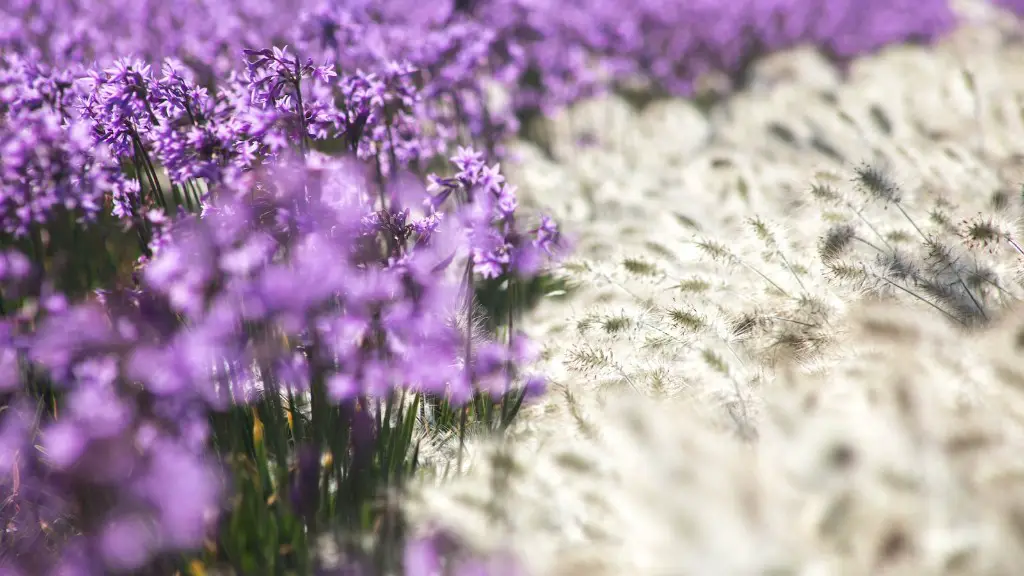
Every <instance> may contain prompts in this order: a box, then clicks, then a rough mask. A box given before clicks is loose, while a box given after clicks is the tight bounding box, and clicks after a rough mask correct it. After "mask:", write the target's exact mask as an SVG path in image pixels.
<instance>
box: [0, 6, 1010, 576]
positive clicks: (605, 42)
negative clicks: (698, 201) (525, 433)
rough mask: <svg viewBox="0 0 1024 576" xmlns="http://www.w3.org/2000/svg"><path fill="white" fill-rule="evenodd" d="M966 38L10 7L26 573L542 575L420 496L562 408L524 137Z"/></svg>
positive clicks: (11, 274)
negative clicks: (454, 460)
mask: <svg viewBox="0 0 1024 576" xmlns="http://www.w3.org/2000/svg"><path fill="white" fill-rule="evenodd" d="M998 3H1000V4H1003V5H1005V6H1006V7H1008V8H1011V9H1013V10H1016V11H1018V12H1020V13H1024V3H1021V2H1020V1H1016V2H1014V1H1012V0H1001V1H1000V2H998ZM956 25H957V22H956V18H955V17H954V12H953V10H952V8H951V7H950V6H949V3H948V2H947V1H946V0H635V1H632V2H620V1H616V0H588V1H583V0H564V1H562V2H551V1H542V0H450V1H444V2H422V1H413V0H237V1H234V2H215V1H210V0H185V1H183V2H177V3H175V2H154V1H150V0H131V1H128V0H7V1H6V2H5V3H4V5H3V7H0V238H2V247H0V341H2V347H0V574H4V575H7V574H10V575H12V576H13V575H19V576H37V575H47V574H54V575H56V574H61V575H64V574H67V575H100V574H122V573H123V574H153V575H164V574H194V575H200V574H207V573H210V574H213V573H217V574H220V573H224V574H245V575H248V574H296V575H306V574H338V575H342V574H367V575H370V574H374V575H375V574H408V575H414V576H433V575H439V574H453V575H455V574H457V575H466V576H469V575H471V574H472V575H484V574H487V575H492V576H494V575H499V574H501V575H504V574H509V575H511V574H519V571H518V570H517V568H516V565H515V561H514V559H510V558H475V557H471V556H470V555H468V554H464V553H463V550H462V549H461V547H460V545H459V543H458V542H456V541H454V540H452V539H450V538H447V537H446V536H445V535H444V534H436V535H434V536H431V537H427V538H420V537H418V536H416V537H413V536H411V535H409V534H408V532H409V531H408V530H407V523H406V522H405V521H404V519H403V517H402V513H401V512H400V508H399V506H398V503H397V502H398V501H399V500H400V499H401V496H402V493H403V487H404V486H405V485H406V483H407V482H409V481H410V480H412V479H414V478H415V477H416V475H417V467H418V463H419V462H420V447H421V443H422V442H424V441H428V439H429V438H430V437H431V435H434V434H440V433H445V434H454V435H456V436H457V437H459V438H462V437H464V436H465V435H466V434H467V433H469V432H470V431H474V432H479V431H481V430H483V431H489V432H490V433H494V434H501V433H502V431H503V430H504V429H505V428H507V427H508V426H509V425H510V423H511V422H512V421H513V420H514V419H515V418H516V416H517V413H518V412H519V410H520V408H521V407H522V406H523V405H524V403H528V402H530V400H531V398H533V397H536V396H537V395H540V394H543V393H544V392H545V381H544V377H543V374H536V373H532V372H530V370H529V367H530V365H531V363H532V362H533V360H534V358H535V356H536V350H535V346H534V345H533V344H534V343H531V342H530V341H529V340H528V339H527V338H526V337H525V336H523V335H522V333H521V331H520V330H519V329H518V328H519V326H520V324H521V322H522V316H523V312H524V311H525V309H526V308H527V307H528V306H529V305H530V303H531V302H532V301H533V300H535V299H536V298H537V295H538V294H544V293H545V292H550V291H553V290H555V289H558V288H559V286H558V285H557V283H556V280H555V279H554V277H553V276H551V275H550V274H549V273H548V272H549V269H550V267H551V266H552V265H554V264H556V263H557V261H558V258H559V257H561V256H563V255H565V254H566V253H568V251H570V250H571V239H570V238H567V237H565V236H564V235H563V234H562V233H561V232H560V229H559V225H558V223H557V222H555V221H554V220H553V219H552V218H550V217H547V216H545V215H544V214H543V213H539V212H538V211H537V210H535V209H534V207H531V206H526V205H522V206H521V205H520V203H519V202H518V200H517V195H516V192H517V190H516V186H515V183H514V182H508V181H506V179H505V176H504V175H503V174H504V173H503V170H502V165H503V164H504V165H506V166H507V165H508V163H511V162H515V161H516V159H515V158H514V157H513V156H511V155H510V154H508V153H507V150H506V146H505V144H506V143H507V142H509V141H510V139H512V138H514V137H518V136H520V135H522V134H525V133H526V132H527V130H526V128H527V127H528V125H529V124H530V123H531V122H533V120H534V119H536V118H537V117H539V116H544V115H549V114H552V113H554V112H556V111H558V110H559V109H561V108H563V107H565V106H568V105H571V104H572V103H574V102H576V101H578V100H580V99H582V98H585V97H588V96H591V95H594V94H596V93H599V92H601V91H606V90H611V91H623V92H625V91H628V92H630V93H631V94H635V93H637V92H638V91H640V92H642V93H643V94H644V95H645V97H646V98H654V97H664V96H672V97H692V96H697V95H703V94H704V93H706V92H707V91H708V90H712V91H721V90H742V89H743V87H744V82H745V81H746V75H747V73H748V71H749V69H750V66H751V65H752V63H754V62H756V61H757V59H758V58H760V57H762V56H764V55H765V54H768V53H771V52H775V51H779V50H783V49H787V48H792V47H795V46H798V45H804V44H810V45H812V46H814V47H816V48H818V49H819V50H820V51H821V52H822V53H823V54H825V55H826V56H827V57H829V58H830V59H832V60H834V61H835V62H837V63H840V64H843V63H846V62H849V61H851V60H852V59H853V58H855V57H857V56H858V55H861V54H865V53H869V52H872V51H875V50H877V49H879V48H882V47H884V46H887V45H890V44H893V43H904V42H915V43H929V42H931V41H933V40H935V39H937V38H939V37H941V36H942V35H944V34H946V33H948V32H949V31H951V30H952V29H953V28H954V27H955V26H956ZM709 86H711V88H708V87H709ZM323 538H330V539H331V540H333V541H334V542H335V544H336V547H337V549H338V550H339V551H340V554H338V556H339V558H338V559H337V560H338V561H337V562H334V563H333V565H331V566H328V565H326V563H325V562H324V561H323V559H322V558H321V557H320V555H319V554H318V553H317V547H318V546H319V544H318V543H319V542H320V541H321V540H322V539H323Z"/></svg>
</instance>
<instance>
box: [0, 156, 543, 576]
mask: <svg viewBox="0 0 1024 576" xmlns="http://www.w3.org/2000/svg"><path fill="white" fill-rule="evenodd" d="M287 158H291V157H287ZM453 162H454V163H455V164H456V165H457V166H458V167H459V168H460V172H459V174H460V176H458V177H457V179H459V181H460V182H463V181H465V182H466V183H472V184H473V187H479V188H480V190H481V195H482V197H484V198H490V197H494V198H495V200H494V202H493V203H490V204H486V205H487V206H488V210H487V211H484V212H483V213H481V210H480V209H479V208H478V207H477V202H475V201H473V200H472V199H469V200H467V201H466V202H465V203H463V204H461V207H459V208H456V209H451V210H448V209H446V208H448V206H449V205H450V204H451V203H447V202H445V201H444V200H442V199H439V198H437V197H434V196H429V195H428V194H427V193H426V190H425V188H424V187H423V186H422V184H421V185H420V186H419V190H418V191H417V189H415V188H414V187H413V186H414V184H413V183H414V180H410V179H404V180H403V179H397V178H396V179H395V180H394V181H393V182H394V183H393V184H391V185H389V186H388V187H386V188H384V189H379V188H378V187H377V186H376V185H375V184H374V180H375V178H374V176H373V170H371V169H370V166H368V165H367V164H366V163H365V162H360V161H358V160H344V159H341V160H338V159H331V158H328V157H324V156H321V155H320V154H318V153H316V152H310V153H308V154H307V155H306V156H304V157H298V159H290V160H285V159H284V157H283V158H282V160H281V161H280V162H278V163H275V164H273V165H267V166H265V167H264V168H263V169H260V170H253V171H250V172H246V173H243V174H241V175H240V176H238V177H237V178H234V179H233V180H231V181H230V182H225V183H222V184H221V185H219V186H218V187H216V188H215V190H214V192H215V193H214V195H213V196H212V198H213V199H214V200H211V203H210V204H209V205H208V206H207V207H206V210H205V212H204V213H203V215H202V216H201V217H186V218H178V219H177V220H175V221H174V223H173V226H172V227H171V228H170V230H169V232H168V237H167V239H166V241H165V244H164V245H163V247H162V248H161V250H160V251H159V252H158V253H157V254H156V255H155V256H154V257H153V259H152V260H151V261H150V262H149V263H148V264H147V265H146V267H145V268H144V269H143V272H142V278H141V284H140V286H139V288H137V289H135V290H130V291H124V290H121V291H107V292H105V293H103V294H102V298H101V299H100V302H101V303H102V305H101V304H100V303H96V302H92V303H82V304H72V305H61V306H51V307H50V308H49V309H48V310H47V314H46V315H45V317H44V318H42V319H41V320H40V321H39V323H38V327H37V328H36V329H35V330H34V331H33V332H32V333H31V334H26V335H24V337H23V338H22V339H21V340H20V343H19V345H18V346H17V347H16V348H13V350H14V356H13V357H11V355H10V354H7V355H5V356H4V357H3V358H2V360H3V361H4V364H3V365H2V366H0V367H2V368H3V369H4V373H5V374H7V375H8V376H9V375H10V373H11V372H12V371H13V372H17V368H16V367H17V365H18V362H19V360H20V361H22V362H25V361H28V362H29V363H30V364H31V366H32V367H33V369H34V370H38V371H42V373H44V374H45V375H46V377H47V378H48V379H49V381H50V382H51V383H52V386H53V387H54V388H55V389H56V390H57V391H59V392H60V393H61V394H62V395H63V398H62V402H61V409H60V414H59V416H58V417H55V418H53V419H43V420H42V421H39V422H37V424H36V425H37V426H39V427H40V433H41V438H42V442H41V451H36V450H34V449H33V448H32V444H33V441H32V438H31V435H30V434H29V432H30V431H31V430H32V426H21V427H19V428H18V430H16V431H15V432H12V433H11V434H14V435H15V438H13V439H12V438H10V435H8V436H5V442H7V443H8V447H7V448H5V450H4V452H5V453H6V454H16V455H17V456H16V457H15V461H14V462H13V463H8V464H9V466H8V467H6V468H5V469H4V470H5V472H4V474H5V476H4V477H3V478H4V480H5V481H7V482H10V483H16V484H18V485H19V486H20V485H21V484H22V483H24V482H25V480H24V478H26V476H27V471H29V470H40V471H43V472H36V473H34V474H33V475H32V476H31V482H32V483H33V485H34V486H35V487H37V488H38V489H40V490H42V491H44V492H45V493H46V494H47V495H48V499H49V500H48V502H47V507H48V509H49V508H52V509H53V510H54V514H55V515H56V516H55V517H72V518H74V519H75V525H76V527H77V530H78V531H79V532H78V533H77V534H75V535H74V537H72V536H71V535H69V536H68V542H66V543H63V545H62V547H61V548H60V549H61V550H63V552H62V553H60V554H57V555H56V556H55V558H57V559H58V560H59V561H58V563H57V564H53V562H52V560H53V558H54V557H52V556H51V555H49V554H43V555H42V556H40V555H39V554H38V552H39V549H40V548H39V546H32V544H33V543H36V542H37V539H36V538H28V539H18V540H17V542H16V544H12V548H11V549H12V550H14V549H16V548H18V547H19V546H23V547H24V548H25V549H24V550H21V552H20V553H17V555H18V557H19V558H20V559H21V564H20V565H21V566H22V569H23V570H26V571H27V573H32V574H44V573H48V572H47V571H48V570H56V569H58V568H59V567H60V563H61V562H73V563H75V565H76V566H78V567H79V568H81V567H89V568H90V569H94V570H96V571H97V573H107V571H120V570H130V569H136V568H139V567H140V566H143V565H145V564H146V563H147V562H149V561H151V560H152V559H153V558H155V557H157V556H159V555H160V554H161V553H162V552H165V551H174V550H181V549H190V548H195V547H196V546H198V545H199V544H201V543H202V541H203V539H204V537H205V536H207V535H209V529H210V526H211V524H210V522H211V520H212V519H214V518H216V515H217V512H218V511H219V507H220V506H221V505H222V502H221V495H222V493H223V490H224V486H223V484H222V480H221V469H220V466H219V465H218V464H216V463H215V462H214V461H213V460H211V459H210V457H209V456H207V455H206V450H205V446H206V443H207V442H208V440H209V438H208V432H209V431H208V425H207V421H206V414H207V413H209V412H210V411H220V410H226V409H229V408H230V407H231V406H233V405H238V404H240V403H241V404H245V403H249V402H253V401H257V400H259V399H260V398H262V397H265V396H266V395H267V394H276V395H283V394H287V395H294V394H315V390H314V387H315V386H316V385H317V384H316V383H320V384H321V385H322V386H323V387H324V390H325V392H326V397H327V398H328V399H329V401H330V402H332V403H334V404H343V403H349V402H361V401H362V400H361V399H364V398H382V397H386V396H387V395H388V394H390V393H391V392H392V391H397V390H405V391H408V392H419V393H424V392H426V393H432V394H436V395H439V396H445V397H447V398H450V399H451V401H452V402H454V403H456V404H461V403H464V402H466V401H468V400H469V399H470V398H471V396H472V395H473V394H474V392H475V391H476V390H485V391H486V392H487V393H489V394H491V395H492V396H494V397H500V396H501V395H503V394H505V393H507V392H508V391H509V390H510V387H511V386H513V385H514V383H515V382H516V381H518V380H519V378H520V376H519V375H518V374H516V366H518V365H521V364H522V363H523V362H526V361H529V360H531V359H532V350H531V348H530V346H529V345H528V343H527V342H526V341H525V340H523V339H522V338H521V337H517V338H516V339H514V341H513V343H512V346H511V347H505V346H504V345H502V344H500V343H498V342H495V341H485V342H475V343H473V342H470V341H468V340H467V339H469V338H473V337H474V336H472V335H469V334H466V333H464V332H463V331H462V330H461V329H460V328H459V327H458V325H457V323H456V322H455V321H454V319H455V318H456V316H457V315H458V314H461V313H462V312H461V311H462V310H463V309H464V304H463V303H462V295H461V291H462V289H463V288H464V286H465V285H464V283H463V277H462V276H461V275H460V274H459V273H457V269H458V266H459V263H460V262H466V261H469V259H470V258H472V257H473V256H474V255H479V254H491V253H492V252H493V250H494V248H493V246H494V243H493V238H492V236H491V235H488V234H486V229H487V228H488V226H490V227H492V228H494V229H496V230H498V231H499V233H500V234H499V236H500V237H502V238H504V237H506V236H508V235H512V234H514V233H515V234H519V236H517V237H522V238H523V239H524V242H525V243H524V244H523V246H529V247H530V248H528V250H532V251H537V250H541V249H540V248H536V247H538V246H543V247H545V248H551V247H554V246H557V231H556V230H552V228H551V227H550V225H548V226H542V227H540V228H539V229H538V230H539V231H541V232H538V233H529V232H526V233H516V232H515V231H514V227H513V224H512V220H511V216H512V212H513V210H514V208H515V205H514V202H511V203H510V201H509V200H508V199H507V197H506V198H505V200H504V202H503V201H502V196H501V194H500V192H501V191H502V190H505V191H506V193H508V189H507V186H501V183H502V181H503V178H502V176H501V174H500V173H499V172H498V170H497V166H494V167H491V168H482V167H481V166H482V164H481V162H482V160H481V157H480V155H478V154H476V153H474V152H472V151H471V150H462V151H461V152H460V154H459V155H458V156H456V157H455V158H454V159H453ZM485 174H486V175H485ZM434 180H436V181H440V180H442V179H440V178H436V177H435V178H434ZM378 192H379V193H380V194H383V196H384V199H385V200H386V204H384V206H385V208H383V209H381V207H380V205H378V204H377V199H378ZM484 193H488V194H484ZM416 199H418V200H419V202H418V204H419V205H420V206H416V204H417V203H415V202H413V201H414V200H416ZM410 202H412V203H410ZM421 206H425V209H424V208H422V207H421ZM413 209H416V211H417V213H418V214H419V215H416V214H414V213H413ZM552 232H555V235H554V236H552V235H551V233H552ZM502 250H503V251H502V255H503V256H504V257H505V258H506V262H518V261H520V260H521V258H519V257H518V250H517V246H513V245H506V246H504V247H503V248H502ZM530 261H531V262H534V263H536V262H537V261H538V258H537V257H536V256H530ZM535 266H536V264H534V268H533V269H532V270H533V271H535V270H536V267H535ZM26 267H27V266H26V262H25V261H23V260H21V259H17V258H14V259H8V265H7V266H6V267H5V268H7V269H9V270H11V271H12V277H13V278H15V279H17V278H20V277H22V276H24V275H25V274H26V273H27V272H26V271H24V269H25V268H26ZM481 270H482V271H481V274H485V273H486V274H492V273H494V272H493V271H492V270H491V269H490V268H487V267H484V268H482V269H481ZM452 271H454V272H455V273H449V272H452ZM12 363H13V364H12ZM528 385H529V386H531V387H535V386H536V385H537V382H536V378H535V377H531V378H530V379H529V381H528ZM26 419H27V420H31V419H32V414H31V413H29V412H18V413H15V415H14V416H9V417H6V418H5V419H4V422H5V423H7V424H9V425H13V424H10V423H11V422H21V421H22V420H26ZM18 431H20V433H21V435H20V436H17V433H18ZM22 471H26V472H22ZM18 478H22V479H21V480H18ZM11 486H12V487H11V488H10V491H11V495H10V498H12V499H14V500H16V501H17V503H18V504H17V506H18V507H19V509H21V510H24V509H27V508H28V509H32V510H34V511H38V510H39V509H40V508H39V506H35V507H33V506H31V505H29V503H28V502H27V501H25V500H24V499H22V498H21V496H20V495H21V491H20V488H19V487H14V486H13V484H11ZM50 500H52V503H51V502H50ZM57 503H59V504H60V506H57ZM25 514H26V513H23V512H19V514H16V515H14V516H16V517H13V518H11V519H10V520H9V522H8V523H9V525H11V526H16V527H18V528H19V529H20V528H21V527H23V526H26V525H31V524H33V523H35V522H36V520H35V519H32V518H29V519H28V520H26V515H25ZM43 540H44V541H45V542H46V544H47V546H45V547H44V549H46V550H49V547H50V546H56V545H57V544H55V543H53V542H52V541H51V540H50V539H43Z"/></svg>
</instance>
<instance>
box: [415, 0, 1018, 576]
mask: <svg viewBox="0 0 1024 576" xmlns="http://www.w3.org/2000/svg"><path fill="white" fill-rule="evenodd" d="M965 10H968V11H972V15H973V16H974V18H975V24H973V25H970V26H967V27H965V28H964V29H963V30H961V31H959V32H958V33H956V34H955V35H954V36H953V37H950V38H948V39H947V40H945V41H944V42H942V43H941V44H940V45H939V46H936V47H931V48H918V47H901V48H891V49H888V50H886V51H884V52H882V53H880V54H877V55H875V56H871V57H867V58H864V59H861V60H859V61H857V62H856V63H854V65H853V66H852V68H851V69H850V71H849V75H848V78H846V79H844V80H840V76H839V73H838V72H837V71H836V70H835V69H833V68H832V67H831V66H830V65H829V64H828V63H826V62H825V61H824V60H822V59H821V58H820V57H818V56H816V55H815V54H813V53H810V52H801V51H797V52H790V53H786V54H780V55H778V56H775V57H772V58H771V59H770V60H768V61H766V62H764V63H763V64H762V65H761V66H760V68H759V69H758V71H757V74H756V76H755V79H754V82H753V83H752V86H751V87H750V88H749V89H747V90H745V91H744V92H743V93H741V94H738V95H735V96H732V97H730V98H728V99H727V100H725V101H724V102H722V103H720V104H719V105H717V106H715V107H714V108H713V109H712V110H711V111H710V112H706V113H705V112H701V111H699V110H698V109H697V108H696V107H695V106H694V105H693V104H691V103H688V102H684V101H670V102H657V103H654V104H651V105H649V106H648V107H646V108H644V109H642V110H638V109H637V108H636V107H634V106H631V105H630V104H628V103H627V102H625V101H624V100H622V99H619V98H617V97H607V98H603V99H600V100H597V101H591V102H586V103H583V104H580V105H578V106H576V107H575V108H574V109H573V110H571V111H569V112H568V113H566V114H564V115H563V116H562V117H559V118H556V119H553V120H551V121H549V122H548V123H547V125H546V126H544V127H543V129H542V130H539V132H541V133H543V134H544V137H545V138H546V139H547V144H548V147H549V149H550V151H551V154H545V153H543V152H542V151H541V148H540V147H539V146H538V145H537V144H535V143H526V142H523V143H520V144H518V145H517V147H516V151H517V152H518V153H519V155H520V162H519V164H518V165H516V166H514V167H509V169H510V171H511V172H512V176H511V177H510V179H512V181H514V182H515V183H516V184H518V185H519V186H520V193H521V195H522V196H523V197H524V199H526V200H528V201H529V202H530V203H532V204H535V205H540V206H543V207H545V208H546V209H547V210H549V211H551V212H553V213H554V215H556V216H557V217H558V218H559V219H560V220H561V221H562V222H563V223H564V224H565V226H566V228H567V229H568V230H569V231H570V232H571V233H572V234H573V235H574V236H575V240H576V249H575V253H574V255H573V257H572V258H571V259H569V260H568V261H567V262H565V263H564V264H563V265H562V266H561V268H560V271H559V273H560V274H562V275H564V276H565V277H566V278H567V279H568V280H569V281H570V282H571V284H572V285H573V286H575V289H574V290H573V291H571V293H570V295H569V296H567V297H562V298H550V299H548V300H547V301H545V302H544V303H543V304H542V305H541V306H540V307H539V308H538V309H536V310H535V311H534V312H533V313H532V314H531V316H530V317H529V318H528V322H527V323H526V324H525V326H526V328H527V329H528V330H529V331H530V332H531V333H532V335H534V336H535V337H536V338H537V339H538V341H539V342H541V343H543V354H542V362H541V366H540V368H541V369H542V370H544V371H546V372H547V373H548V374H550V375H551V377H552V389H551V391H550V393H549V394H548V395H547V396H546V397H545V398H543V399H541V400H540V401H539V402H537V403H536V404H534V405H533V406H531V407H530V408H528V409H526V411H525V413H524V416H523V418H522V419H521V421H520V423H519V424H518V428H517V429H516V430H515V431H514V432H513V433H512V434H511V436H510V438H509V440H508V441H507V442H506V443H505V444H504V445H502V446H496V445H494V444H493V443H491V442H489V441H485V440H483V439H480V440H471V441H470V443H469V446H468V450H469V454H468V455H467V457H466V458H465V459H464V462H463V467H464V469H465V470H464V471H463V472H464V474H462V475H460V476H459V477H455V478H449V479H448V480H446V481H445V482H443V483H442V482H437V483H433V482H427V483H426V484H425V485H424V486H423V487H422V488H421V489H419V490H418V493H417V495H416V497H415V498H414V499H413V500H412V501H411V502H410V503H409V508H410V510H411V512H412V513H413V514H414V516H415V517H416V518H417V519H418V520H419V521H420V522H422V523H424V524H425V523H433V524H435V525H436V524H440V525H443V526H446V527H448V528H450V529H452V530H454V531H455V532H456V533H458V534H461V535H463V536H466V537H468V538H469V539H471V541H472V542H474V543H475V544H476V545H478V546H480V547H484V548H491V547H505V548H509V547H510V548H511V549H512V550H513V551H514V552H516V553H518V554H519V555H520V556H521V558H522V559H523V560H524V561H525V562H526V564H527V567H528V568H529V569H530V570H531V572H532V573H533V574H539V575H564V576H569V575H579V576H600V575H638V576H640V575H651V576H653V575H696V576H731V575H736V576H745V575H766V576H767V575H779V576H781V575H793V576H797V575H800V576H805V575H806V576H812V575H814V576H817V575H822V576H826V575H837V576H847V575H849V576H855V575H856V576H861V575H864V576H867V575H873V576H874V575H896V574H899V575H907V576H910V575H913V576H924V575H932V574H935V575H938V574H950V575H952V574H962V575H972V576H983V575H1007V576H1010V575H1016V574H1021V573H1022V571H1024V568H1022V567H1024V307H1021V306H1020V305H1018V304H1017V301H1018V300H1019V299H1020V297H1021V296H1022V294H1024V279H1022V276H1021V271H1022V270H1024V252H1022V251H1020V250H1019V244H1018V241H1024V238H1019V237H1018V235H1022V234H1024V229H1022V227H1021V226H1020V222H1021V221H1020V218H1021V216H1022V214H1024V196H1022V184H1024V40H1022V39H1021V38H1020V37H1016V38H1015V37H1014V33H1013V30H1015V29H1016V30H1017V31H1018V32H1017V35H1018V36H1021V35H1022V34H1021V33H1020V28H1019V24H1011V23H1010V22H1009V21H1007V20H1005V19H1002V18H1001V17H999V16H997V15H995V13H994V12H991V11H990V10H987V9H982V8H980V7H979V6H976V5H973V4H970V5H965ZM1015 27H1016V28H1015ZM879 176H884V178H879ZM456 449H457V443H455V442H453V443H452V445H442V446H437V447H435V448H434V453H433V455H434V456H435V457H436V458H437V461H439V462H440V461H443V460H445V459H446V458H450V457H451V454H452V453H453V452H454V451H455V450H456Z"/></svg>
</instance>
